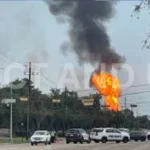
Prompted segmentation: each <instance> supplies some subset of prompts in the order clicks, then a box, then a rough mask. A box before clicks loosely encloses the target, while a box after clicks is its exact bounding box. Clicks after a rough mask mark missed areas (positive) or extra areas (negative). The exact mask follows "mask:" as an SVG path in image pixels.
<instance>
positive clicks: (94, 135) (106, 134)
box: [90, 128, 130, 143]
mask: <svg viewBox="0 0 150 150" xmlns="http://www.w3.org/2000/svg"><path fill="white" fill-rule="evenodd" d="M90 139H91V140H93V141H95V142H96V143H98V142H100V141H101V142H102V143H106V142H107V141H116V143H119V142H121V141H122V142H124V143H127V142H128V141H129V140H130V135H129V133H126V132H121V131H119V130H117V129H115V128H94V129H92V131H91V133H90Z"/></svg>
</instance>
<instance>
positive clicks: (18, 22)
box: [0, 1, 150, 114]
mask: <svg viewBox="0 0 150 150" xmlns="http://www.w3.org/2000/svg"><path fill="white" fill-rule="evenodd" d="M135 4H137V2H135V1H133V2H132V1H121V2H118V4H117V5H116V15H115V17H114V18H113V19H111V21H109V22H108V23H107V30H108V33H109V35H110V37H111V44H112V46H113V47H114V48H115V49H116V51H117V52H118V53H119V54H121V55H124V56H125V57H126V59H127V63H128V64H130V65H131V66H132V67H133V69H134V73H135V77H134V83H133V84H134V85H138V84H147V83H148V77H149V76H150V75H148V64H149V63H150V50H147V49H145V50H142V46H143V45H142V44H143V43H142V41H143V40H144V39H145V38H146V36H147V33H148V31H149V23H150V22H149V21H148V20H149V14H148V11H147V10H144V11H142V13H141V14H140V15H139V16H140V17H139V19H137V16H136V15H135V16H134V17H131V15H132V14H133V9H134V5H135ZM67 31H68V26H67V24H59V23H58V22H57V20H56V19H55V17H54V16H52V15H51V14H50V12H49V10H48V6H47V5H46V4H45V3H44V2H43V1H27V2H24V1H7V2H5V1H0V59H1V61H0V68H5V67H8V66H9V65H11V64H12V63H13V62H16V61H19V62H21V63H22V64H24V65H26V64H27V62H29V61H32V62H38V63H47V64H48V67H47V68H46V69H44V70H43V73H44V75H45V76H46V77H48V79H49V80H51V81H53V82H54V83H56V85H54V84H52V83H50V81H48V80H46V79H45V78H43V77H41V86H40V89H41V90H42V91H44V92H48V91H49V89H50V88H51V87H56V86H57V85H58V83H59V81H60V77H62V72H63V70H64V68H65V66H66V65H68V64H69V65H70V64H72V65H73V67H74V69H75V71H76V74H77V75H78V80H79V84H80V85H82V86H81V89H83V88H84V86H83V80H84V79H85V83H88V80H89V76H90V74H91V72H92V71H93V70H92V69H94V66H92V67H93V68H92V69H90V68H91V66H90V65H89V64H86V68H87V69H86V73H85V75H84V74H83V66H81V65H80V64H79V63H78V61H77V59H76V57H75V55H74V54H73V53H72V54H71V53H69V54H68V55H64V54H63V53H62V52H61V51H60V45H61V44H62V42H63V41H64V40H67V39H68V36H67ZM14 60H15V61H14ZM66 67H67V66H66ZM95 67H96V66H95ZM88 68H89V69H88ZM0 71H1V78H0V80H1V83H2V84H4V83H6V82H8V81H6V80H5V78H4V70H0ZM24 71H25V70H24ZM24 71H23V70H19V69H13V71H12V72H11V75H10V76H11V80H13V79H16V78H23V77H25V75H24ZM34 71H35V72H37V70H36V69H35V70H34ZM149 74H150V73H149ZM119 76H120V79H121V82H122V83H123V84H124V83H125V82H126V81H127V80H128V74H127V72H126V71H120V72H119ZM34 78H37V77H36V76H34V77H33V79H34ZM36 80H38V78H37V79H36ZM149 83H150V82H149ZM87 85H88V84H87ZM69 87H70V88H71V87H72V86H69ZM86 88H87V87H86ZM76 90H80V89H76ZM146 90H150V86H147V87H140V88H126V89H124V90H123V93H130V92H131V93H132V92H138V91H146ZM87 93H89V92H86V94H87ZM80 94H81V95H82V94H85V93H84V92H80ZM149 96H150V94H149V93H146V94H140V95H132V96H127V103H128V104H129V103H132V102H136V103H137V102H138V103H139V102H147V101H149ZM123 99H124V97H122V98H121V103H123ZM149 106H150V103H149V104H148V103H147V104H141V105H139V107H138V110H139V113H142V114H145V113H147V114H150V111H149Z"/></svg>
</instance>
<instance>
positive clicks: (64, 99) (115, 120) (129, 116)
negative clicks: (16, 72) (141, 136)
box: [0, 79, 150, 134]
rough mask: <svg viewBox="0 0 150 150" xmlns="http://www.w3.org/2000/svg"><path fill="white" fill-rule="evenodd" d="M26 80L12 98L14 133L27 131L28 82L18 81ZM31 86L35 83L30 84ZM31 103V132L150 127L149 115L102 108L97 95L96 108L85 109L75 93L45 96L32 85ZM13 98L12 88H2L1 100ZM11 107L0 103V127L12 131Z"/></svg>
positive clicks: (95, 98)
mask: <svg viewBox="0 0 150 150" xmlns="http://www.w3.org/2000/svg"><path fill="white" fill-rule="evenodd" d="M22 81H25V83H26V84H25V86H24V87H23V88H21V89H16V90H15V89H13V92H12V96H13V98H15V99H16V103H15V104H13V128H14V130H13V131H14V134H15V133H16V131H18V130H24V131H26V122H27V102H25V101H20V97H22V96H28V85H29V81H28V79H22V80H18V79H17V80H16V81H14V82H13V83H14V84H19V83H22ZM31 84H32V83H31ZM31 89H32V90H31V101H30V132H33V131H35V130H37V129H47V130H56V131H58V130H61V131H65V130H67V129H68V128H72V127H80V128H84V129H87V130H88V129H91V128H93V127H110V126H111V127H126V128H130V129H133V128H150V121H149V120H148V119H147V116H140V117H134V115H133V112H132V111H130V110H128V109H127V110H122V111H120V112H112V111H109V110H108V109H107V108H104V107H101V106H100V104H99V101H100V100H101V96H100V95H99V94H95V95H93V96H94V104H93V106H84V105H83V103H82V100H81V98H80V97H79V96H78V94H77V93H76V92H74V91H69V90H67V89H65V90H64V91H63V92H61V91H60V90H59V89H50V92H49V93H48V94H43V93H42V92H41V91H40V90H39V89H35V88H34V86H33V84H32V86H31ZM4 98H10V86H6V87H3V88H1V89H0V100H2V99H4ZM54 99H60V103H54V101H53V100H54ZM9 123H10V108H9V106H8V105H6V104H2V103H0V128H9Z"/></svg>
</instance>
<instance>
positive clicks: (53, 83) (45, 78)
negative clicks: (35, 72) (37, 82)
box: [41, 73, 57, 86]
mask: <svg viewBox="0 0 150 150" xmlns="http://www.w3.org/2000/svg"><path fill="white" fill-rule="evenodd" d="M41 75H42V76H43V77H44V78H45V79H46V80H47V81H49V82H50V83H52V84H53V85H55V86H57V84H56V83H55V82H53V81H52V80H50V79H49V78H48V77H47V76H45V75H44V74H43V73H41Z"/></svg>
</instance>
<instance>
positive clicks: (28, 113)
mask: <svg viewBox="0 0 150 150" xmlns="http://www.w3.org/2000/svg"><path fill="white" fill-rule="evenodd" d="M28 84H29V85H28V86H29V93H28V104H27V138H26V139H27V141H28V140H29V126H30V97H31V62H29V83H28Z"/></svg>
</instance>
